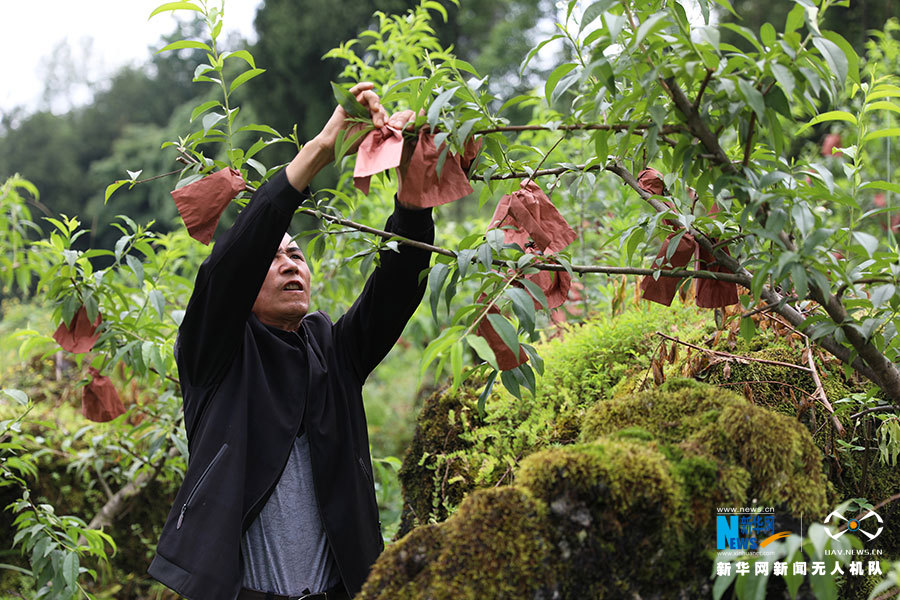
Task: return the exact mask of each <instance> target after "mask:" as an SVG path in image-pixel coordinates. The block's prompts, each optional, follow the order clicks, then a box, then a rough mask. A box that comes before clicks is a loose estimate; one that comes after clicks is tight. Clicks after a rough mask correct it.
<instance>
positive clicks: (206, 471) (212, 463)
mask: <svg viewBox="0 0 900 600" xmlns="http://www.w3.org/2000/svg"><path fill="white" fill-rule="evenodd" d="M226 450H228V443H227V442H226V443H224V444H222V447H221V448H219V451H218V452H216V455H215V456H214V457H213V459H212V460H211V461H209V464H208V465H206V468H205V469H203V474H202V475H200V479H198V480H197V483H195V484H194V487H193V489H192V490H191V493H190V494H188V497H187V500H185V501H184V504H183V505H182V506H181V513H180V514H179V515H178V522H177V523H176V524H175V529H181V523H182V521H184V513H185V511H186V510H187V508H188V504H190V503H191V500H192V499H193V498H194V494H196V493H197V490H199V489H200V486H201V485H203V482H204V480H206V476H207V475H209V472H210V471H211V470H212V468H213V467H214V466H215V464H216V463H217V462H219V459H220V458H222V455H224V454H225V451H226Z"/></svg>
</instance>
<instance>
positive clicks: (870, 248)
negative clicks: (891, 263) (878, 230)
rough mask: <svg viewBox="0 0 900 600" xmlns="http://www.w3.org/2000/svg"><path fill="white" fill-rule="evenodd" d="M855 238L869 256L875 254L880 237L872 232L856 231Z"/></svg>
mask: <svg viewBox="0 0 900 600" xmlns="http://www.w3.org/2000/svg"><path fill="white" fill-rule="evenodd" d="M853 239H855V240H856V241H857V243H859V244H860V245H861V246H862V247H863V249H864V250H865V251H866V252H867V253H868V254H869V256H872V255H873V254H875V251H876V250H878V238H877V237H875V236H874V235H872V234H870V233H865V232H863V231H854V232H853Z"/></svg>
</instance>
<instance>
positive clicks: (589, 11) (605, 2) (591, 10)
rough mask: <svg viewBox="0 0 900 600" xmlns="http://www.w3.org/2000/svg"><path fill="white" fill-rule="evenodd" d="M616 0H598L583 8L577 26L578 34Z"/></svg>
mask: <svg viewBox="0 0 900 600" xmlns="http://www.w3.org/2000/svg"><path fill="white" fill-rule="evenodd" d="M616 2H617V0H598V1H597V2H594V3H593V4H591V5H590V6H588V7H587V8H586V9H585V10H584V14H583V15H582V16H581V25H580V26H579V27H578V35H581V33H582V32H583V31H584V28H585V27H587V26H588V25H590V24H591V23H593V22H594V19H596V18H597V17H599V16H600V15H602V14H603V13H604V12H606V11H608V10H609V9H610V8H611V7H612V5H613V4H616Z"/></svg>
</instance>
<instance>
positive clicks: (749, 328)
mask: <svg viewBox="0 0 900 600" xmlns="http://www.w3.org/2000/svg"><path fill="white" fill-rule="evenodd" d="M754 335H756V323H755V322H754V321H753V319H751V318H750V317H742V318H741V337H742V338H743V339H744V341H745V342H747V343H748V344H749V343H750V342H751V341H753V336H754Z"/></svg>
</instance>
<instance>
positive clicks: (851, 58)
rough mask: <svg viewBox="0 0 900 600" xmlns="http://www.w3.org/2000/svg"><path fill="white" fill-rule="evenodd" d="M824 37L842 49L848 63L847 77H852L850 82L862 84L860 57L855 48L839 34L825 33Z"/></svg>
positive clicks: (823, 33)
mask: <svg viewBox="0 0 900 600" xmlns="http://www.w3.org/2000/svg"><path fill="white" fill-rule="evenodd" d="M822 35H823V36H824V37H825V39H827V40H828V41H829V42H831V43H832V44H834V45H835V46H837V47H838V48H839V49H840V51H841V53H842V54H843V56H844V59H845V60H846V61H847V76H848V77H850V81H851V82H853V83H860V79H859V56H857V54H856V51H855V50H854V49H853V46H851V45H850V44H849V43H848V42H847V40H845V39H844V38H843V37H841V35H840V34H839V33H837V32H834V31H823V32H822Z"/></svg>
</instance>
